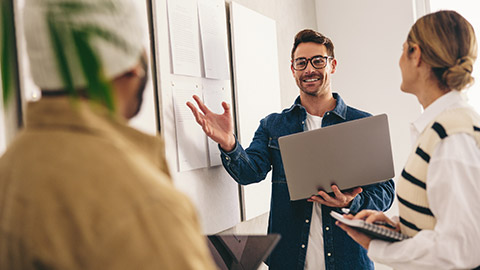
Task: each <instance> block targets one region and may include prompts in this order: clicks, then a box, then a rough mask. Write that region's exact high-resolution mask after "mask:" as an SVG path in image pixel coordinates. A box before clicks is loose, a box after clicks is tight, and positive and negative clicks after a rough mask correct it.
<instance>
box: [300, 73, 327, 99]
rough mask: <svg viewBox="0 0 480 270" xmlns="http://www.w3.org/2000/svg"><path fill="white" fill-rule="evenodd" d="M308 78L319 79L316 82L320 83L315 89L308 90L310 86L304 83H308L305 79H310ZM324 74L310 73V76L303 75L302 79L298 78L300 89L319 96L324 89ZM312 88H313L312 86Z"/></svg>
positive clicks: (310, 94)
mask: <svg viewBox="0 0 480 270" xmlns="http://www.w3.org/2000/svg"><path fill="white" fill-rule="evenodd" d="M308 79H318V81H316V83H318V86H317V87H316V88H313V89H314V90H313V91H312V90H310V91H309V90H308V89H309V88H308V87H305V86H304V84H305V83H307V82H304V80H308ZM324 79H325V77H324V75H323V74H321V73H318V74H311V75H308V76H302V77H301V78H300V79H298V81H297V84H298V87H299V88H300V90H301V91H302V92H303V93H305V94H307V95H309V96H313V97H316V96H318V94H319V93H320V92H321V91H322V89H323V87H324ZM310 89H312V88H310Z"/></svg>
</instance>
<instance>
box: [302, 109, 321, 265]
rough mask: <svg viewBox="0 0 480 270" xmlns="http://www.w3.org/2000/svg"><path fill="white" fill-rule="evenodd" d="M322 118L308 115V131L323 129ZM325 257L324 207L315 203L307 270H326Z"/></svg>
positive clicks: (306, 261) (306, 262)
mask: <svg viewBox="0 0 480 270" xmlns="http://www.w3.org/2000/svg"><path fill="white" fill-rule="evenodd" d="M322 119H323V118H322V117H320V116H315V115H311V114H309V113H307V119H306V121H305V124H306V126H307V130H314V129H319V128H321V127H322ZM324 269H325V257H324V249H323V229H322V205H321V204H319V203H316V202H315V203H313V211H312V220H310V234H309V235H308V247H307V257H306V258H305V270H324Z"/></svg>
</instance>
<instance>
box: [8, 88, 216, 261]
mask: <svg viewBox="0 0 480 270" xmlns="http://www.w3.org/2000/svg"><path fill="white" fill-rule="evenodd" d="M0 269H175V270H178V269H215V266H214V263H213V261H212V259H211V257H210V254H209V252H208V249H207V244H206V240H205V238H204V237H203V236H202V232H201V230H200V226H199V223H198V220H197V216H196V212H195V209H194V207H193V206H192V205H191V203H190V202H189V200H188V199H187V198H186V196H185V195H183V194H182V193H180V192H178V191H177V190H175V188H174V186H173V183H172V181H171V178H170V175H169V172H168V168H167V164H166V161H165V158H164V147H163V142H162V141H161V140H160V139H159V138H156V137H151V136H148V135H145V134H143V133H141V132H139V131H136V130H134V129H132V128H130V127H128V126H127V125H126V124H125V122H124V121H123V120H121V119H118V118H117V117H115V116H113V115H111V114H109V113H108V112H106V111H105V110H103V109H102V108H100V107H99V106H95V105H90V104H89V103H87V102H85V101H77V102H72V101H71V100H70V99H68V98H65V97H48V98H44V99H42V100H41V101H39V102H35V103H30V104H29V105H28V111H27V116H26V127H25V129H24V130H23V131H21V132H20V134H19V136H18V137H17V138H16V139H15V140H14V142H13V143H12V144H11V145H10V147H9V148H8V149H7V151H6V153H5V154H4V155H3V156H2V157H1V158H0Z"/></svg>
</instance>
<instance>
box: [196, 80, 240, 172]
mask: <svg viewBox="0 0 480 270" xmlns="http://www.w3.org/2000/svg"><path fill="white" fill-rule="evenodd" d="M203 96H204V99H205V100H204V101H205V105H207V107H208V108H209V109H210V110H211V111H212V112H214V113H218V114H222V113H223V112H224V111H223V107H222V102H223V101H225V102H227V103H228V104H229V105H230V108H232V90H231V86H230V81H218V80H204V81H203ZM232 117H233V116H232ZM208 155H209V159H210V166H217V165H221V164H222V160H221V159H220V150H219V149H218V144H217V143H216V142H214V141H213V140H212V139H210V138H208Z"/></svg>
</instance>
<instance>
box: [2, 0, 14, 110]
mask: <svg viewBox="0 0 480 270" xmlns="http://www.w3.org/2000/svg"><path fill="white" fill-rule="evenodd" d="M11 4H12V3H11V2H10V1H2V3H1V5H0V9H1V12H0V14H1V19H0V20H1V24H2V25H1V31H2V37H1V38H2V44H1V46H2V51H1V59H2V60H1V72H2V74H1V76H2V77H1V80H2V92H3V103H4V104H7V102H8V100H9V98H10V96H11V94H12V93H11V92H12V91H13V84H12V81H13V74H14V73H13V72H12V71H13V70H14V68H15V65H14V62H13V61H15V59H13V57H14V55H15V48H14V46H15V44H13V43H14V39H12V36H13V35H14V33H13V29H14V28H13V16H12V14H11V12H10V10H11Z"/></svg>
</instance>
